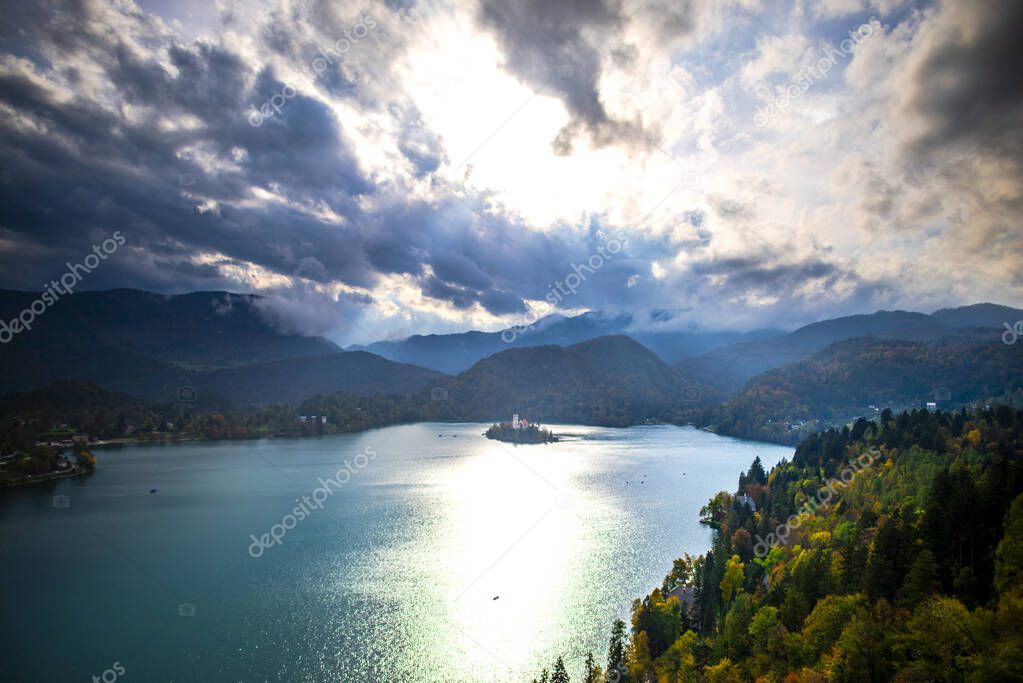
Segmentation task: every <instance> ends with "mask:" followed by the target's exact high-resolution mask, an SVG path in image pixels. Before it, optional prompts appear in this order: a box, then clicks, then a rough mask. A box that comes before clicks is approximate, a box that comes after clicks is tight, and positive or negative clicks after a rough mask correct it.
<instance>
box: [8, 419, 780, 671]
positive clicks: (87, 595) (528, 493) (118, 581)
mask: <svg viewBox="0 0 1023 683" xmlns="http://www.w3.org/2000/svg"><path fill="white" fill-rule="evenodd" d="M485 427H486V425H479V424H458V425H451V424H417V425H408V426H400V427H391V428H387V429H379V430H374V431H371V432H366V433H362V434H352V435H341V436H330V437H323V438H319V439H293V440H292V439H288V440H283V439H278V440H268V441H246V442H219V443H202V444H194V445H169V446H133V447H124V448H120V449H100V450H98V451H97V456H98V459H99V470H98V471H97V472H96V473H95V474H94V475H93V476H91V477H89V478H81V479H76V480H64V481H60V482H55V483H51V484H47V485H42V486H39V487H35V488H29V489H15V490H6V491H0V563H2V566H3V580H4V586H3V591H4V600H3V608H2V615H0V638H2V639H3V642H5V643H6V644H7V645H8V646H10V647H8V648H5V650H6V653H5V654H4V656H3V657H2V658H0V679H2V680H4V681H62V682H63V681H74V680H81V681H89V680H92V677H93V676H99V677H100V679H101V680H103V676H104V673H106V679H105V680H106V681H107V682H108V683H109V682H110V681H113V680H115V678H116V677H117V676H118V674H117V673H116V672H115V671H114V669H113V667H114V663H115V662H117V663H118V664H119V666H120V667H121V668H122V669H123V671H124V674H123V675H122V676H121V677H123V678H125V679H126V680H134V681H147V682H151V681H178V682H180V681H231V682H234V681H245V682H246V683H248V682H254V681H339V682H340V681H412V682H416V683H418V682H426V681H503V680H508V681H528V680H530V679H531V678H532V677H533V676H535V675H537V674H538V672H539V669H540V667H541V666H545V665H546V666H549V665H550V664H551V662H552V660H553V659H554V657H555V656H557V655H558V654H563V655H565V656H566V662H567V663H568V664H570V668H569V672H570V673H571V674H572V675H573V678H575V677H576V676H578V674H579V671H580V668H581V663H582V660H583V658H584V657H585V654H586V652H587V650H592V651H593V652H594V654H595V655H596V656H597V659H598V661H603V659H604V658H605V657H606V652H607V638H608V635H609V632H610V626H611V622H612V620H613V619H614V618H615V617H616V616H622V617H626V615H627V614H628V611H629V607H630V605H631V603H632V600H633V599H634V598H636V597H640V596H641V595H642V594H644V593H646V592H648V591H649V590H650V589H651V588H653V587H654V586H655V585H660V582H661V580H662V579H663V577H664V575H665V574H666V573H667V572H668V570H669V569H670V567H671V561H672V560H673V559H674V558H676V557H678V556H681V555H682V553H683V552H685V551H688V552H690V553H693V554H697V553H702V552H704V551H705V550H706V549H707V548H708V547H709V545H710V541H711V537H710V532H709V530H707V529H705V528H702V527H701V526H700V525H699V524H698V521H697V520H698V511H699V509H700V507H701V506H702V505H704V504H705V503H706V502H707V500H708V499H709V498H710V497H711V496H712V495H713V494H714V493H715V492H717V491H719V490H722V489H728V490H732V489H734V488H735V486H736V482H737V478H738V475H739V472H740V470H745V469H746V468H748V467H749V464H750V462H752V460H753V458H754V457H756V456H757V455H759V456H760V458H761V459H762V460H763V462H764V465H765V466H766V467H770V466H771V465H773V464H775V463H776V462H778V461H779V460H781V459H782V458H783V457H791V454H792V449H790V448H783V447H778V446H773V445H769V444H762V443H754V442H744V441H738V440H735V439H730V438H726V437H720V436H716V435H714V434H709V433H706V432H702V431H699V430H695V429H691V428H682V427H671V426H655V427H635V428H630V429H603V428H596V427H578V426H564V427H555V431H556V432H557V433H559V434H562V435H563V436H564V440H563V441H562V442H561V443H557V444H548V445H537V446H512V445H510V444H503V443H498V442H495V441H490V440H487V439H485V438H483V437H482V436H481V435H480V434H481V432H482V431H483V430H484V429H485ZM367 449H369V451H367ZM367 453H368V454H369V455H368V456H367V458H366V459H365V460H364V459H363V457H362V456H360V454H362V455H366V454H367ZM373 453H375V457H369V456H372V454H373ZM357 456H359V457H357ZM346 460H347V461H349V462H350V463H351V465H350V467H349V471H350V472H352V474H343V475H342V476H341V479H342V480H347V481H346V482H345V483H344V485H343V486H340V487H338V486H337V485H336V484H334V485H331V486H330V487H329V489H330V492H329V493H327V489H323V490H322V491H320V492H319V493H315V491H316V489H317V488H318V487H321V486H322V485H321V484H320V483H319V480H320V479H321V478H323V479H324V480H326V479H328V478H330V477H334V476H335V473H336V472H337V471H338V469H339V468H341V467H343V464H344V462H345V461H346ZM154 488H155V489H156V492H155V493H150V490H151V489H154ZM303 496H307V497H309V500H310V501H312V499H313V497H314V496H315V497H316V498H318V499H319V501H320V503H321V504H322V508H320V507H317V503H316V502H312V503H311V505H306V504H305V503H304V502H303V501H302V497H303ZM299 505H305V506H306V508H307V509H309V510H310V511H311V512H310V514H308V515H306V517H305V519H303V520H301V521H299V520H298V519H297V517H294V516H292V517H290V518H288V517H286V516H287V515H293V509H294V508H295V507H296V506H299ZM282 522H283V524H284V525H285V526H289V527H292V528H289V529H285V528H284V526H279V527H277V528H276V529H275V530H274V533H276V535H277V536H278V537H279V538H280V539H281V543H280V544H279V545H277V544H275V543H273V541H272V540H271V541H270V544H269V547H268V548H266V549H263V548H261V547H260V546H258V545H255V546H254V545H253V539H252V536H253V535H254V536H255V537H256V538H259V537H260V536H261V535H263V534H267V533H269V532H270V531H271V528H272V527H273V526H274V525H275V524H282ZM282 533H283V535H282ZM250 551H251V552H250ZM254 554H255V555H259V556H258V557H253V555H254Z"/></svg>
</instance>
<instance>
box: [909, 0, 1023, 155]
mask: <svg viewBox="0 0 1023 683" xmlns="http://www.w3.org/2000/svg"><path fill="white" fill-rule="evenodd" d="M957 9H958V10H960V11H962V12H964V13H966V14H968V18H967V17H965V16H963V17H956V16H955V13H954V12H949V15H951V16H949V19H950V21H954V22H956V23H959V22H960V21H965V22H968V24H969V25H968V26H955V25H953V26H948V27H947V30H949V31H950V32H951V33H952V34H953V36H954V38H953V39H942V40H935V41H933V42H931V43H930V44H928V45H926V46H925V48H924V50H925V51H924V54H923V56H922V59H921V60H920V61H919V62H918V67H917V68H916V69H915V71H914V72H913V73H912V74H910V77H911V80H912V83H915V84H917V87H915V88H911V89H910V92H912V93H913V97H912V99H911V100H910V101H909V102H907V103H905V104H906V105H907V106H908V107H910V108H911V109H912V110H914V111H915V112H917V113H918V114H919V115H921V116H923V117H924V118H925V119H926V120H927V121H928V123H929V124H930V126H929V129H928V130H927V131H926V133H925V134H924V135H923V136H922V137H921V139H920V140H919V145H920V146H921V147H924V148H927V147H931V146H941V145H945V144H949V143H956V142H966V143H968V144H971V145H979V146H981V147H982V148H983V149H984V150H985V151H989V152H993V153H996V154H998V155H1005V156H1011V157H1013V158H1015V159H1016V161H1017V162H1019V161H1021V160H1023V50H1020V47H1019V38H1020V31H1021V30H1023V3H1020V2H1014V1H1008V2H1005V1H997V0H996V1H993V2H977V3H969V5H968V6H966V5H963V6H958V7H957Z"/></svg>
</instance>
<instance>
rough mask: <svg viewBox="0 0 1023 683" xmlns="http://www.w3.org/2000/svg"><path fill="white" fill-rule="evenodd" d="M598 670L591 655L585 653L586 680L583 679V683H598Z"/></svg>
mask: <svg viewBox="0 0 1023 683" xmlns="http://www.w3.org/2000/svg"><path fill="white" fill-rule="evenodd" d="M598 674H599V669H598V668H597V664H596V662H595V661H594V660H593V653H592V652H587V653H586V678H584V679H583V683H600V681H599V680H598V678H597V676H598Z"/></svg>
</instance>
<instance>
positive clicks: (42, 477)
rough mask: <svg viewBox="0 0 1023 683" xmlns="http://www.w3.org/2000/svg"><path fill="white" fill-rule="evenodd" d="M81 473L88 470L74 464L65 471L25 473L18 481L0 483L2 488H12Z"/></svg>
mask: <svg viewBox="0 0 1023 683" xmlns="http://www.w3.org/2000/svg"><path fill="white" fill-rule="evenodd" d="M83 474H89V470H87V469H85V468H83V467H79V466H78V465H74V466H73V467H72V468H71V469H70V470H68V471H67V472H47V473H45V474H36V475H32V474H30V475H27V478H25V479H20V480H18V481H8V482H4V483H2V484H0V488H2V489H12V488H15V487H18V486H28V485H30V484H41V483H43V482H47V481H59V480H61V479H71V478H72V477H79V476H81V475H83Z"/></svg>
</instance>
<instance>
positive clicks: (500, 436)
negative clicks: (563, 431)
mask: <svg viewBox="0 0 1023 683" xmlns="http://www.w3.org/2000/svg"><path fill="white" fill-rule="evenodd" d="M484 436H486V437H487V438H488V439H496V440H498V441H507V442H508V443H553V442H555V441H557V440H558V437H557V436H556V435H555V434H554V433H553V432H552V431H551V430H549V429H542V428H541V427H540V425H538V424H529V421H528V420H520V419H519V416H518V414H516V415H513V416H512V420H511V422H496V423H494V424H493V425H491V427H490V429H488V430H487V431H486V432H485V433H484Z"/></svg>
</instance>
